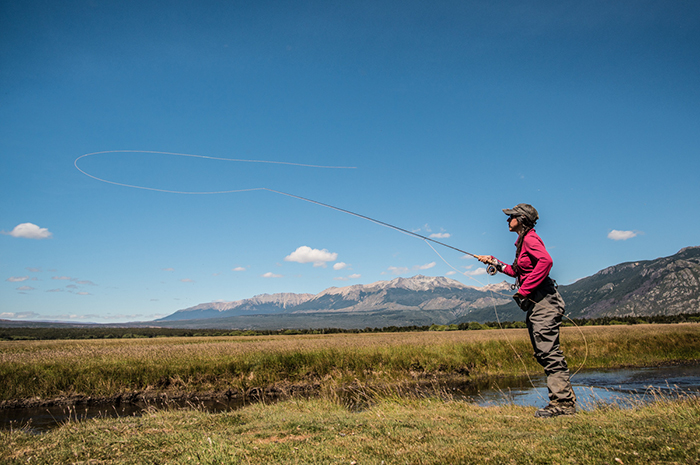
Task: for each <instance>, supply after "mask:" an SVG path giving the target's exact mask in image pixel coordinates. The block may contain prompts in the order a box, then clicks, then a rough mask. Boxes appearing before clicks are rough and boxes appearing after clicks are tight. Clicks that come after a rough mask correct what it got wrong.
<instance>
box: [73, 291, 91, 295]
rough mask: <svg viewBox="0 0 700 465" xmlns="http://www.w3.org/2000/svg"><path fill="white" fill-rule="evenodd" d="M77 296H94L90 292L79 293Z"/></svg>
mask: <svg viewBox="0 0 700 465" xmlns="http://www.w3.org/2000/svg"><path fill="white" fill-rule="evenodd" d="M76 294H77V295H92V294H90V293H89V292H77V293H76Z"/></svg>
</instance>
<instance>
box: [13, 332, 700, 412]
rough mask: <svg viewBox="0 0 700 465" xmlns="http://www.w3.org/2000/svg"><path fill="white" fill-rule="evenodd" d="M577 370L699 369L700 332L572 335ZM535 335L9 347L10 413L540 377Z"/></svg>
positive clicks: (565, 342) (569, 346)
mask: <svg viewBox="0 0 700 465" xmlns="http://www.w3.org/2000/svg"><path fill="white" fill-rule="evenodd" d="M562 347H563V349H564V352H565V354H566V356H567V359H568V361H569V366H570V367H571V368H572V371H575V370H577V369H578V368H579V367H585V368H587V369H591V368H617V367H625V366H637V367H642V366H657V365H665V364H670V363H683V362H686V361H692V360H700V325H698V324H674V325H635V326H601V327H582V328H572V327H567V328H563V329H562ZM531 352H532V349H531V347H530V342H529V339H528V336H527V332H526V330H523V329H506V330H489V331H452V332H435V331H428V332H422V333H379V334H376V333H369V334H331V335H298V336H260V337H257V336H256V337H220V338H219V337H216V338H215V337H206V338H153V339H137V340H70V341H65V340H64V341H11V342H10V341H4V342H0V381H1V382H0V407H4V408H8V407H17V406H41V405H71V404H80V403H104V402H111V403H114V402H117V403H118V402H130V401H135V400H147V401H148V400H155V399H187V398H197V399H211V398H228V399H229V400H230V399H231V398H246V397H254V396H258V397H263V396H268V397H275V396H277V397H279V398H286V397H290V396H291V397H293V396H294V395H297V394H298V395H302V396H304V395H307V394H309V393H313V394H315V395H317V396H320V397H326V398H334V397H336V396H337V395H338V394H337V393H338V391H339V390H343V389H347V388H348V387H350V388H352V386H361V387H362V388H363V389H366V388H369V389H379V390H381V389H383V388H384V387H386V386H401V385H420V384H421V383H423V384H425V383H428V384H430V383H435V382H437V383H445V382H466V383H468V382H471V383H475V382H478V381H479V380H483V379H489V378H495V377H506V376H522V375H523V374H526V373H540V372H541V368H540V367H539V366H538V365H537V364H536V362H535V360H534V358H533V357H532V355H531Z"/></svg>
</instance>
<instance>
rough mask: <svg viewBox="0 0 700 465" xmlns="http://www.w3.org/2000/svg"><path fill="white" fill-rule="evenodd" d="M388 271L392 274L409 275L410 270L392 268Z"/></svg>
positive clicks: (399, 267) (402, 267)
mask: <svg viewBox="0 0 700 465" xmlns="http://www.w3.org/2000/svg"><path fill="white" fill-rule="evenodd" d="M387 270H389V271H391V273H392V274H404V273H408V268H406V267H404V266H390V267H389V268H387Z"/></svg>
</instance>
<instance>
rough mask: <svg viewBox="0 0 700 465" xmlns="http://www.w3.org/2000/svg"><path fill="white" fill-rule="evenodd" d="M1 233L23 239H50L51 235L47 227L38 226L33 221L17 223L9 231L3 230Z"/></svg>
mask: <svg viewBox="0 0 700 465" xmlns="http://www.w3.org/2000/svg"><path fill="white" fill-rule="evenodd" d="M2 233H3V234H7V235H8V236H12V237H23V238H25V239H50V238H51V237H52V236H53V234H51V233H50V232H49V230H48V229H46V228H40V227H39V226H37V225H35V224H33V223H22V224H18V225H17V226H15V228H14V229H13V230H12V231H10V232H9V233H8V232H5V231H3V232H2Z"/></svg>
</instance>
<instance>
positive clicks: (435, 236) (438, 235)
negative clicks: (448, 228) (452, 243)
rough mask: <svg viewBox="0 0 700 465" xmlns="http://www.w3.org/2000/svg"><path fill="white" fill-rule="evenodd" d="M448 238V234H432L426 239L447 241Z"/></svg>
mask: <svg viewBox="0 0 700 465" xmlns="http://www.w3.org/2000/svg"><path fill="white" fill-rule="evenodd" d="M450 236H451V234H450V233H434V234H431V235H430V236H428V237H432V238H433V239H447V238H448V237H450Z"/></svg>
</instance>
